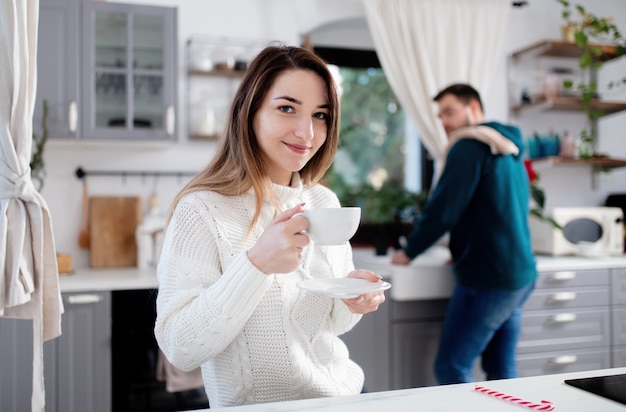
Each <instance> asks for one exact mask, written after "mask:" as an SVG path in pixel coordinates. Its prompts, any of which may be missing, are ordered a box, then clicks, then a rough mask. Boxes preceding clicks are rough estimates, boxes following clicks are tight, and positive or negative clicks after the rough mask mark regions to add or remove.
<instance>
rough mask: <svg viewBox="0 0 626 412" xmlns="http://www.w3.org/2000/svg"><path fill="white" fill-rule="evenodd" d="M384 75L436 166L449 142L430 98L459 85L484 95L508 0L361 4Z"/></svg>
mask: <svg viewBox="0 0 626 412" xmlns="http://www.w3.org/2000/svg"><path fill="white" fill-rule="evenodd" d="M364 4H365V12H366V17H367V22H368V25H369V27H370V31H371V34H372V39H373V41H374V46H375V48H376V53H377V54H378V58H379V60H380V63H381V66H382V68H383V70H384V71H385V75H386V76H387V79H388V80H389V83H390V84H391V87H392V88H393V90H394V92H395V93H396V96H397V97H398V99H399V100H400V103H401V104H402V107H403V108H404V110H405V111H406V112H407V113H408V115H409V116H410V117H411V119H412V120H413V121H414V122H415V124H416V125H417V126H418V128H419V129H420V132H421V137H422V141H423V143H424V146H425V147H426V149H428V152H429V153H430V154H431V156H432V157H433V159H435V160H436V161H440V160H441V157H442V156H443V155H444V153H445V149H446V146H447V139H446V135H445V132H444V130H443V127H442V126H441V123H440V122H439V121H438V120H437V108H436V105H435V104H434V103H433V97H434V96H435V95H436V94H437V92H438V91H439V90H441V89H443V88H444V87H446V86H448V85H450V84H452V83H456V82H463V83H469V84H471V85H473V86H474V87H475V88H476V89H477V90H478V91H479V92H480V93H481V94H482V95H485V94H486V92H487V90H488V88H489V86H490V80H491V76H492V73H493V70H494V67H495V65H496V61H497V58H498V56H499V53H500V48H501V42H502V36H503V34H504V30H505V26H506V22H507V18H508V13H509V10H510V8H511V1H510V0H472V1H468V0H364Z"/></svg>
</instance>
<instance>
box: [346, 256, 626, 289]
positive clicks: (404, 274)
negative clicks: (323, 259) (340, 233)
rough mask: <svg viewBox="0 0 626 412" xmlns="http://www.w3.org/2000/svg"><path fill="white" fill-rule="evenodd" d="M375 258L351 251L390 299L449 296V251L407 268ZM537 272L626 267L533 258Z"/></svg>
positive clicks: (624, 261) (615, 262)
mask: <svg viewBox="0 0 626 412" xmlns="http://www.w3.org/2000/svg"><path fill="white" fill-rule="evenodd" d="M392 253H393V251H389V253H388V254H387V255H385V256H376V255H375V254H374V251H373V250H372V249H365V248H363V249H360V248H354V249H353V256H354V264H355V267H357V268H360V269H368V270H372V271H374V272H376V273H378V274H380V275H382V276H383V278H385V279H387V280H388V281H389V282H390V283H391V284H392V287H391V289H390V290H389V294H390V297H391V298H392V299H394V300H398V301H408V300H426V299H446V298H449V297H450V295H451V294H452V289H453V287H454V275H453V273H452V266H451V264H450V263H449V262H450V251H449V250H448V248H447V247H444V246H433V247H431V248H430V249H428V250H427V251H426V252H424V253H422V254H421V255H419V256H418V257H417V258H416V259H414V260H413V261H412V262H411V263H410V264H409V265H407V266H403V265H393V264H392V263H391V262H390V260H391V254H392ZM536 260H537V270H538V271H540V272H544V271H570V270H588V269H609V268H626V255H622V256H614V257H602V258H588V257H582V256H542V255H538V256H536Z"/></svg>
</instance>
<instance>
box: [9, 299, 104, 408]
mask: <svg viewBox="0 0 626 412" xmlns="http://www.w3.org/2000/svg"><path fill="white" fill-rule="evenodd" d="M62 297H63V303H64V305H65V313H64V314H63V315H62V324H61V326H62V335H61V336H60V337H58V338H56V339H53V340H50V341H48V342H45V343H44V378H45V390H46V411H47V412H55V411H58V412H79V411H94V412H109V411H111V343H110V341H111V297H110V293H109V292H97V293H64V294H63V295H62ZM32 359H33V351H32V321H29V320H17V319H5V318H2V319H0V410H2V411H5V410H6V411H22V410H30V402H31V394H32Z"/></svg>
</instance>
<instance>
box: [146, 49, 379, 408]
mask: <svg viewBox="0 0 626 412" xmlns="http://www.w3.org/2000/svg"><path fill="white" fill-rule="evenodd" d="M338 133H339V100H338V97H337V91H336V88H335V83H334V80H333V78H332V77H331V74H330V72H329V71H328V69H327V67H326V65H325V64H324V62H323V61H322V60H321V59H320V58H318V57H317V56H316V55H315V54H313V53H312V52H310V51H308V50H306V49H303V48H298V47H288V46H269V47H267V48H265V49H264V50H263V51H262V52H261V53H260V54H259V55H258V56H257V57H256V58H255V59H254V61H253V62H252V63H251V64H250V67H249V68H248V71H247V73H246V75H245V77H244V78H243V80H242V82H241V85H240V87H239V90H238V91H237V93H236V95H235V98H234V101H233V103H232V106H231V108H230V112H229V118H228V119H227V125H226V130H225V136H224V137H223V140H222V142H221V145H220V147H219V148H218V149H217V153H216V154H215V157H214V159H213V160H212V161H211V163H210V164H209V165H208V166H207V167H206V168H205V169H204V170H203V171H202V172H201V173H200V174H199V175H198V176H196V177H195V178H194V179H192V180H191V182H190V183H189V184H187V186H186V187H185V188H183V190H182V191H181V192H180V193H179V195H178V196H177V197H176V199H175V200H174V204H173V206H172V212H171V219H170V221H169V224H168V227H167V229H166V234H165V238H164V244H163V250H162V253H161V261H160V263H159V266H158V278H159V295H158V300H157V320H156V325H155V334H156V338H157V341H158V343H159V346H160V348H161V350H162V351H163V353H164V354H165V356H166V357H167V358H168V360H169V361H170V362H171V363H172V364H174V365H175V366H176V367H178V368H180V369H182V370H192V369H194V368H197V367H198V366H201V367H202V376H203V380H204V385H205V389H206V392H207V395H208V398H209V403H210V404H211V406H212V407H222V406H231V405H241V404H251V403H261V402H272V401H285V400H291V399H302V398H312V397H322V396H335V395H348V394H357V393H359V392H360V391H361V389H362V385H363V371H362V370H361V368H360V367H359V366H358V365H356V364H355V363H354V362H353V361H351V360H350V359H349V355H348V350H347V348H346V346H345V345H344V343H343V342H342V341H341V340H340V339H339V338H338V335H341V334H342V333H345V332H347V331H349V330H350V329H351V328H352V327H353V326H354V325H355V324H356V323H357V322H358V321H359V319H360V317H361V315H362V314H365V313H368V312H371V311H374V310H377V309H378V305H380V304H381V303H382V302H384V300H385V297H384V294H383V292H375V293H370V294H365V295H361V296H358V297H356V298H352V299H333V298H329V297H325V296H321V295H316V294H311V293H308V292H305V291H303V290H300V289H299V288H298V287H297V286H296V284H297V283H298V282H299V281H301V280H303V279H311V278H330V277H346V276H348V277H356V278H364V279H367V280H369V281H372V282H377V281H379V280H380V277H379V276H378V275H376V274H374V273H372V272H369V271H366V270H354V265H353V262H352V251H351V249H350V245H349V243H347V242H346V244H344V245H341V246H321V245H317V244H315V243H314V242H310V240H309V238H308V237H307V236H306V234H304V233H303V231H304V230H305V229H306V228H307V226H308V223H307V220H306V219H305V218H302V217H293V216H294V215H295V214H296V213H298V212H302V211H303V210H304V209H305V208H321V207H339V206H340V205H339V201H338V199H337V196H336V195H335V194H334V193H333V192H331V191H330V190H329V189H327V188H326V187H324V186H322V185H320V184H319V183H318V182H319V180H320V179H321V178H322V176H323V175H324V173H325V172H326V170H327V169H328V167H329V166H330V165H331V163H332V160H333V157H334V155H335V152H336V150H337V141H338ZM292 217H293V218H292Z"/></svg>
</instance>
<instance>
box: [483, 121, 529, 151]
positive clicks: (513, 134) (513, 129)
mask: <svg viewBox="0 0 626 412" xmlns="http://www.w3.org/2000/svg"><path fill="white" fill-rule="evenodd" d="M481 126H487V127H491V128H492V129H494V130H496V131H497V132H498V133H500V134H501V135H502V136H504V137H506V138H507V139H509V140H510V141H512V142H513V144H515V146H517V148H518V149H519V152H518V153H517V155H515V157H522V155H523V154H524V148H525V145H524V139H523V138H522V132H520V129H519V128H518V127H517V126H513V125H509V124H502V123H498V122H487V123H482V124H481Z"/></svg>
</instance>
